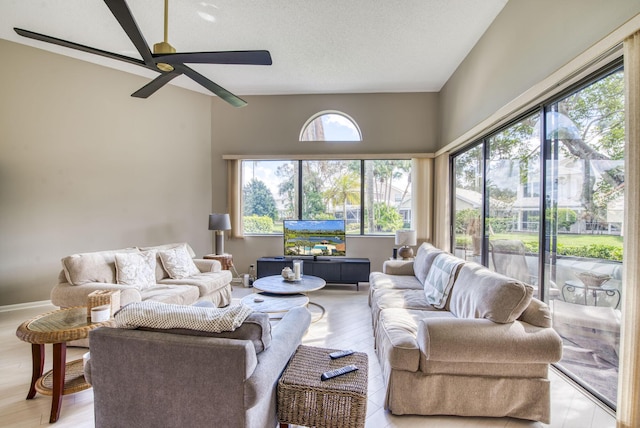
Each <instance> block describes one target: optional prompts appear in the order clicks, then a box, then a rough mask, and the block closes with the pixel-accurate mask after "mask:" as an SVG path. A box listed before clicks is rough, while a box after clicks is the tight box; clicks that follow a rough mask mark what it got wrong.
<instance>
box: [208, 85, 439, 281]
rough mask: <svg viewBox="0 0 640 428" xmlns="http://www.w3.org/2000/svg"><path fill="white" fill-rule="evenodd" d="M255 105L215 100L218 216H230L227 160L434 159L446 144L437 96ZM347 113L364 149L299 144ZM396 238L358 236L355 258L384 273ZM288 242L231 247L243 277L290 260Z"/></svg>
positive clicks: (248, 241)
mask: <svg viewBox="0 0 640 428" xmlns="http://www.w3.org/2000/svg"><path fill="white" fill-rule="evenodd" d="M244 98H245V99H246V100H247V101H248V102H249V105H248V106H247V107H244V108H242V109H232V108H229V107H228V106H227V105H226V104H225V103H224V102H222V101H220V100H219V99H215V98H214V99H213V101H212V104H213V109H212V111H213V119H212V148H211V157H212V159H211V163H212V183H213V186H212V187H213V210H214V211H216V212H224V211H225V210H226V201H227V199H226V187H225V186H226V169H225V163H224V161H223V160H222V156H223V155H226V154H238V155H256V156H257V157H259V156H260V155H283V154H284V155H291V154H338V157H339V154H341V153H343V154H344V153H350V154H354V153H360V154H375V153H427V152H433V151H435V148H436V146H437V140H438V134H437V129H438V109H437V94H435V93H419V94H416V93H409V94H350V95H280V96H256V97H244ZM324 110H339V111H342V112H344V113H346V114H348V115H349V116H351V117H352V118H353V119H354V120H355V121H356V122H357V123H358V125H359V127H360V130H361V131H362V135H363V141H362V142H357V143H354V142H349V143H335V142H325V143H323V142H304V143H301V142H299V141H298V138H299V136H300V130H301V129H302V126H303V125H304V124H305V122H306V121H307V119H309V117H311V116H312V115H313V114H315V113H317V112H319V111H324ZM393 246H394V242H393V238H391V237H386V238H376V237H352V238H348V239H347V255H348V256H350V257H368V258H369V259H371V268H372V270H373V269H375V270H380V269H381V268H382V262H383V261H384V260H385V259H386V258H388V257H389V256H391V253H392V248H393ZM282 247H283V243H282V237H281V236H278V237H246V238H244V239H234V240H228V241H226V244H225V249H226V251H227V252H229V253H232V254H233V259H234V262H235V265H236V267H237V269H238V271H239V272H240V273H242V272H247V271H248V266H249V264H250V263H255V261H256V259H258V258H259V257H262V256H275V255H282V251H283V249H282Z"/></svg>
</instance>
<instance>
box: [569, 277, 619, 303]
mask: <svg viewBox="0 0 640 428" xmlns="http://www.w3.org/2000/svg"><path fill="white" fill-rule="evenodd" d="M578 290H583V292H582V294H583V297H584V305H585V306H588V305H589V299H588V297H589V295H591V296H592V297H593V299H591V301H592V302H593V306H598V294H601V296H602V297H605V301H606V302H607V303H608V302H609V299H606V297H612V298H613V299H612V300H613V301H615V305H611V307H612V308H614V309H618V306H620V300H621V299H622V296H621V295H620V290H618V289H617V288H613V287H608V286H607V285H606V284H603V285H600V286H590V285H588V284H585V283H583V282H581V281H576V280H569V281H567V282H565V283H564V285H563V286H562V299H563V300H564V301H565V302H571V299H568V298H567V297H569V296H570V294H569V293H571V294H573V295H578V294H579V293H576V292H577V291H578ZM600 301H602V299H601V300H600ZM607 306H610V305H608V304H607Z"/></svg>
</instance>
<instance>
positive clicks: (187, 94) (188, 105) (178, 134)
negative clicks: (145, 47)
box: [0, 40, 211, 305]
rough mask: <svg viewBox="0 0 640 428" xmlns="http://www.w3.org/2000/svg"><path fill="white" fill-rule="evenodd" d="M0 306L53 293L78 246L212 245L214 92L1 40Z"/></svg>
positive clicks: (203, 247) (80, 249)
mask: <svg viewBox="0 0 640 428" xmlns="http://www.w3.org/2000/svg"><path fill="white" fill-rule="evenodd" d="M0 52H2V56H3V62H4V64H5V66H4V67H0V94H1V95H0V305H9V304H15V303H22V302H29V301H39V300H47V299H48V298H49V292H50V290H51V288H52V286H53V285H54V284H55V283H56V279H57V275H58V272H59V271H60V268H61V266H60V259H61V258H62V257H64V256H66V255H69V254H72V253H75V252H84V251H93V250H103V249H116V248H122V247H127V246H133V245H151V244H162V243H169V242H175V241H188V242H189V243H190V244H191V245H192V246H193V247H194V249H195V250H196V252H198V253H200V254H202V253H205V252H209V251H210V250H211V236H210V234H209V232H208V230H207V215H208V213H209V210H210V207H211V184H210V183H211V166H210V162H209V159H210V154H211V101H210V97H208V96H206V95H202V94H197V93H194V92H192V91H188V90H185V89H180V88H177V87H175V86H167V87H165V88H163V89H162V90H161V91H159V92H158V93H156V94H155V95H153V96H152V97H151V98H149V99H147V100H139V99H135V98H132V97H130V96H129V94H130V93H131V92H133V91H135V90H136V89H137V88H139V87H141V86H142V85H144V84H145V83H146V82H147V81H148V80H147V79H144V78H142V77H138V76H133V75H130V74H127V73H123V72H119V71H115V70H112V69H110V68H105V67H101V66H98V65H94V64H89V63H86V62H83V61H79V60H75V59H71V58H67V57H64V56H61V55H55V54H51V53H47V52H44V51H42V50H39V49H35V48H31V47H26V46H22V45H18V44H15V43H11V42H7V41H4V40H0Z"/></svg>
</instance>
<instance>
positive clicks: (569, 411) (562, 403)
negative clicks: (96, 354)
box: [0, 284, 615, 428]
mask: <svg viewBox="0 0 640 428" xmlns="http://www.w3.org/2000/svg"><path fill="white" fill-rule="evenodd" d="M250 292H252V289H246V288H241V287H234V298H237V299H240V298H241V297H243V296H245V295H246V294H247V293H250ZM367 294H368V287H367V286H366V285H364V284H363V285H361V286H360V291H356V290H355V287H354V286H327V287H325V288H324V289H322V290H319V291H316V292H313V293H310V294H309V297H310V299H311V301H312V302H316V303H318V304H320V305H322V306H323V307H324V308H325V309H326V313H325V314H324V316H323V317H322V319H320V320H319V321H317V322H315V323H313V324H312V325H311V328H310V329H309V332H308V333H307V335H306V336H305V338H304V340H303V342H304V344H306V345H312V346H322V347H328V348H337V349H347V348H350V349H354V350H356V351H361V352H366V353H368V354H369V397H368V399H369V401H368V404H367V423H366V426H367V428H391V427H402V428H412V427H433V428H435V427H437V428H463V427H464V428H470V427H509V428H515V427H557V428H569V427H576V428H589V427H592V428H608V427H615V419H614V417H613V416H611V415H610V414H609V413H608V412H606V411H605V410H603V409H602V408H601V407H600V406H598V405H596V404H595V403H594V402H593V401H591V400H590V399H588V398H587V397H586V396H585V395H584V394H583V393H582V392H580V391H579V390H578V389H576V388H575V387H573V386H572V385H571V384H569V383H567V382H566V381H565V380H564V379H563V378H561V377H560V376H559V375H557V374H556V373H555V372H554V371H553V370H552V371H551V373H550V378H551V400H552V404H551V424H550V425H546V424H541V423H537V422H530V421H522V420H517V419H510V418H459V417H449V416H429V417H426V416H393V415H391V414H389V413H388V412H387V411H385V410H384V409H383V407H382V404H383V400H384V385H383V381H382V376H381V372H380V365H379V364H378V360H377V357H376V355H375V353H374V350H373V332H372V329H371V315H370V312H369V307H368V305H367ZM0 309H1V308H0ZM53 309H55V308H54V307H53V306H50V305H48V306H39V307H35V308H29V309H19V310H12V311H5V312H0V349H1V350H0V379H1V383H0V426H2V427H37V426H40V425H48V423H49V412H50V410H51V398H50V397H46V396H42V395H40V394H37V395H36V398H35V399H33V400H25V397H26V395H27V392H28V389H29V382H30V379H31V347H30V345H29V344H27V343H25V342H22V341H20V340H19V339H18V338H17V337H16V335H15V332H16V329H17V327H18V325H20V323H21V322H23V321H24V320H27V319H29V318H31V317H33V316H35V315H38V314H40V313H43V312H47V311H50V310H53ZM310 309H311V310H312V312H314V313H316V314H318V312H317V311H318V308H317V307H315V306H311V307H310ZM46 348H47V355H46V363H45V370H49V369H50V368H51V346H46ZM84 352H86V349H84V348H68V351H67V359H68V360H71V359H75V358H81V357H82V354H83V353H84ZM93 425H94V424H93V393H92V391H91V390H87V391H83V392H80V393H78V394H74V395H70V396H65V397H64V398H63V402H62V410H61V416H60V419H59V420H58V422H57V423H56V424H55V426H56V427H59V428H61V427H73V428H83V427H93Z"/></svg>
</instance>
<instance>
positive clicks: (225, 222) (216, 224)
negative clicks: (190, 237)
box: [209, 214, 231, 230]
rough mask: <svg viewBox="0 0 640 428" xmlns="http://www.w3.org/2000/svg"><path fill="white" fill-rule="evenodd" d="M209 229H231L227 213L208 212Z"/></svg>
mask: <svg viewBox="0 0 640 428" xmlns="http://www.w3.org/2000/svg"><path fill="white" fill-rule="evenodd" d="M209 230H231V219H230V218H229V214H209Z"/></svg>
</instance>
